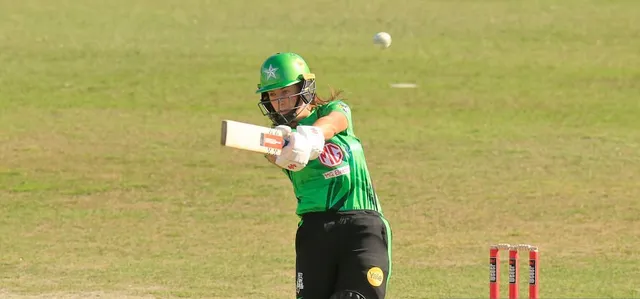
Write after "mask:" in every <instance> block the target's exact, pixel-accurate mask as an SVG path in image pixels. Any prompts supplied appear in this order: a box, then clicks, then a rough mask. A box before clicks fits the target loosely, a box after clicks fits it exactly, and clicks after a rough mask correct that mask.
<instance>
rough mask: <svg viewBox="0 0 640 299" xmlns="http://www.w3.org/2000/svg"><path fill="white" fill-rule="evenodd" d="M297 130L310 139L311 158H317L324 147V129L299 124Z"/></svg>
mask: <svg viewBox="0 0 640 299" xmlns="http://www.w3.org/2000/svg"><path fill="white" fill-rule="evenodd" d="M296 131H297V132H298V133H300V135H302V136H304V137H306V138H307V140H308V141H309V145H310V146H311V154H310V155H309V159H310V160H315V159H317V158H318V156H320V154H322V151H323V149H324V134H323V133H322V129H320V128H318V127H314V126H298V127H297V128H296Z"/></svg>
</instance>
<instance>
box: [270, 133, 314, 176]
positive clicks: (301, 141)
mask: <svg viewBox="0 0 640 299" xmlns="http://www.w3.org/2000/svg"><path fill="white" fill-rule="evenodd" d="M310 155H311V144H310V143H309V141H308V140H307V138H306V137H305V136H303V135H301V134H300V133H298V132H293V133H291V134H289V144H287V145H286V146H285V147H283V148H282V152H280V155H278V156H277V157H276V161H275V163H276V165H278V166H280V167H282V168H284V169H287V170H290V171H294V172H295V171H300V170H302V169H303V168H305V166H307V163H308V162H309V156H310Z"/></svg>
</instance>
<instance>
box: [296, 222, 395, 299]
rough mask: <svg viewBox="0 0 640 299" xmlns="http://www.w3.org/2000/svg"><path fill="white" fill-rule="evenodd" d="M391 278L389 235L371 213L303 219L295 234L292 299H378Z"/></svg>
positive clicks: (385, 224) (383, 224) (385, 225)
mask: <svg viewBox="0 0 640 299" xmlns="http://www.w3.org/2000/svg"><path fill="white" fill-rule="evenodd" d="M390 274H391V229H390V227H389V223H388V222H387V220H386V219H384V217H382V216H381V215H380V214H379V213H378V212H375V211H348V212H338V213H335V212H317V213H308V214H305V215H303V216H302V219H301V222H300V226H299V227H298V231H297V233H296V292H297V297H296V298H302V299H329V298H330V297H331V296H332V295H333V294H336V293H340V292H341V291H345V290H350V291H356V292H358V293H360V294H361V295H362V296H364V297H365V298H366V299H383V298H384V297H385V292H386V288H387V283H388V280H389V276H390Z"/></svg>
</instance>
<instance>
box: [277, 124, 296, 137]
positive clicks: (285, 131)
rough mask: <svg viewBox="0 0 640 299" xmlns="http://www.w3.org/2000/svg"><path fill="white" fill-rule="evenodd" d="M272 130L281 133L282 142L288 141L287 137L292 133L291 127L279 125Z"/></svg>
mask: <svg viewBox="0 0 640 299" xmlns="http://www.w3.org/2000/svg"><path fill="white" fill-rule="evenodd" d="M274 129H276V130H278V131H280V132H281V133H282V138H284V140H286V141H289V135H291V131H292V130H291V127H289V126H287V125H279V126H276V127H275V128H274Z"/></svg>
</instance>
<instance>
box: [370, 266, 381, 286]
mask: <svg viewBox="0 0 640 299" xmlns="http://www.w3.org/2000/svg"><path fill="white" fill-rule="evenodd" d="M367 280H368V281H369V283H370V284H371V285H372V286H374V287H379V286H381V285H382V282H383V281H384V273H383V272H382V269H380V268H378V267H373V268H371V269H369V272H367Z"/></svg>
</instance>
